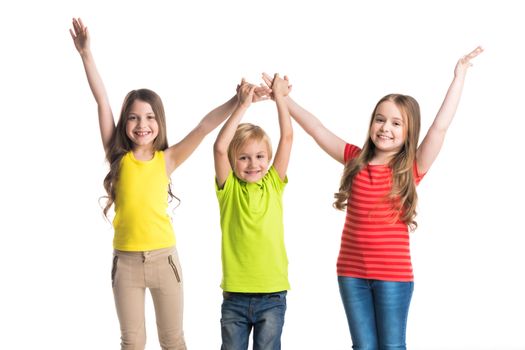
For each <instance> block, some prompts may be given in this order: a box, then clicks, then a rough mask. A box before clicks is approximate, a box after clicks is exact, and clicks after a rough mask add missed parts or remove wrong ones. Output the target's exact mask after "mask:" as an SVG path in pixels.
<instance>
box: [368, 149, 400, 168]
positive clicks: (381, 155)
mask: <svg viewBox="0 0 525 350" xmlns="http://www.w3.org/2000/svg"><path fill="white" fill-rule="evenodd" d="M395 155H396V153H395V152H381V151H377V150H376V152H375V153H374V156H373V157H372V159H370V161H369V162H368V164H370V165H387V164H389V163H390V161H391V160H392V159H393V158H394V156H395Z"/></svg>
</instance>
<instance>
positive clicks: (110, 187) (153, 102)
mask: <svg viewBox="0 0 525 350" xmlns="http://www.w3.org/2000/svg"><path fill="white" fill-rule="evenodd" d="M136 100H139V101H143V102H146V103H148V104H149V105H150V106H151V109H152V110H153V113H154V114H155V119H156V120H157V124H158V126H159V134H158V135H157V137H156V138H155V140H153V150H154V151H164V150H165V149H167V148H168V137H167V134H166V115H165V113H164V106H163V104H162V100H161V99H160V97H159V95H157V94H156V93H155V92H154V91H152V90H148V89H138V90H132V91H130V92H129V93H128V94H127V95H126V97H125V98H124V102H123V103H122V109H121V111H120V117H119V120H118V123H117V126H116V128H115V131H114V132H113V135H112V136H111V140H110V142H109V147H108V149H107V152H106V160H107V161H108V163H109V172H108V174H107V175H106V177H105V178H104V189H105V190H106V192H107V196H105V198H107V201H106V205H105V207H104V210H103V211H104V216H106V218H107V214H108V211H109V208H111V205H113V203H114V202H115V198H116V192H115V185H116V183H117V181H118V175H119V170H120V161H121V159H122V157H124V155H125V154H126V153H128V152H129V151H132V150H133V141H131V140H130V139H129V137H128V135H127V134H126V123H127V119H128V115H129V112H130V110H131V106H132V105H133V103H134V102H135V101H136ZM168 195H169V197H170V198H175V199H177V200H178V198H177V197H176V196H175V195H174V194H173V193H172V191H171V184H170V185H169V186H168Z"/></svg>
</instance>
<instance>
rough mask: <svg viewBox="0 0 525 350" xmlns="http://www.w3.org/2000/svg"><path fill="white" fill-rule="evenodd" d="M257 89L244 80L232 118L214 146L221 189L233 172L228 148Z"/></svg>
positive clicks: (217, 177)
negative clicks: (231, 171)
mask: <svg viewBox="0 0 525 350" xmlns="http://www.w3.org/2000/svg"><path fill="white" fill-rule="evenodd" d="M255 89H256V87H255V86H254V85H251V84H248V83H246V82H245V81H244V79H243V80H242V82H241V85H240V87H239V89H238V92H237V96H238V102H237V104H236V106H235V109H234V111H233V113H232V115H231V116H230V118H228V120H227V121H226V123H224V126H223V127H222V129H221V131H220V132H219V134H218V135H217V139H216V140H215V143H214V145H213V159H214V162H215V176H216V180H217V185H218V186H219V188H222V187H223V186H224V183H225V182H226V179H227V178H228V174H229V173H230V170H231V165H230V161H229V159H228V147H229V146H230V142H231V141H232V139H233V135H235V131H236V130H237V126H238V125H239V123H240V121H241V119H242V117H243V116H244V113H246V110H247V109H248V107H250V105H251V103H252V100H253V99H254V95H255Z"/></svg>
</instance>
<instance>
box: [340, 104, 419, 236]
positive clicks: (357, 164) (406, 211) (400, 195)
mask: <svg viewBox="0 0 525 350" xmlns="http://www.w3.org/2000/svg"><path fill="white" fill-rule="evenodd" d="M385 101H391V102H393V103H394V104H395V105H396V106H397V108H399V110H400V112H401V115H402V116H403V119H404V121H405V123H406V137H405V142H404V144H403V147H402V148H401V150H400V151H399V152H398V153H397V154H396V155H395V156H394V157H393V158H392V160H391V161H390V163H389V166H390V168H391V169H392V191H391V192H390V193H389V194H388V199H390V201H391V202H392V206H393V207H392V211H393V213H396V214H395V217H394V219H398V218H399V219H400V220H401V221H402V222H404V223H405V224H407V225H408V226H409V228H410V230H411V231H413V230H415V229H416V228H417V222H416V221H415V217H416V214H417V212H416V206H417V192H416V185H415V182H414V173H413V167H414V162H415V160H416V151H417V145H418V141H419V129H420V127H421V113H420V110H419V104H418V103H417V101H416V100H415V99H414V98H413V97H411V96H407V95H401V94H390V95H386V96H385V97H383V98H382V99H380V100H379V102H377V104H376V106H375V108H374V111H373V112H372V117H371V119H370V125H369V128H368V137H367V140H366V142H365V144H364V146H363V148H362V150H361V153H360V154H359V156H358V157H357V158H353V159H351V160H350V161H348V162H347V163H346V165H345V168H344V171H343V176H342V177H341V183H340V186H339V192H337V193H335V194H334V197H335V199H336V200H335V202H334V204H333V205H334V207H335V208H337V209H340V210H344V209H345V208H346V207H347V201H348V197H349V196H350V192H351V188H352V181H353V179H354V177H355V176H356V175H357V174H358V173H359V172H360V171H361V169H363V168H364V167H365V166H366V165H367V164H368V163H369V162H370V160H372V158H373V157H374V153H375V145H374V143H373V142H372V140H371V138H370V129H371V127H372V123H373V122H374V117H375V115H376V112H377V109H378V107H379V105H380V104H381V103H383V102H385Z"/></svg>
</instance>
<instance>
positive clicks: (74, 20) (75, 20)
mask: <svg viewBox="0 0 525 350" xmlns="http://www.w3.org/2000/svg"><path fill="white" fill-rule="evenodd" d="M73 30H74V31H75V34H78V32H79V30H80V27H79V24H78V21H77V19H76V18H73Z"/></svg>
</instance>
